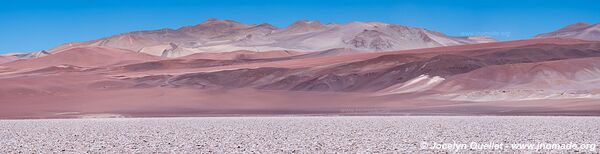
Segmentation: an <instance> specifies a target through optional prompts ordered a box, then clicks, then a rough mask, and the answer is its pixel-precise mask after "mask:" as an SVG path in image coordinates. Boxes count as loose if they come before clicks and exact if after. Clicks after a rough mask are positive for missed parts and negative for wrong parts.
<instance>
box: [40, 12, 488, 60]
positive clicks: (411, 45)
mask: <svg viewBox="0 0 600 154" xmlns="http://www.w3.org/2000/svg"><path fill="white" fill-rule="evenodd" d="M494 41H495V40H494V39H493V38H490V37H452V36H447V35H444V34H442V33H439V32H434V31H430V30H426V29H423V28H415V27H409V26H402V25H394V24H386V23H380V22H350V23H347V24H321V23H320V22H319V21H308V20H300V21H297V22H295V23H293V24H291V25H289V26H288V27H285V28H277V27H275V26H272V25H269V24H259V25H248V24H242V23H239V22H235V21H231V20H219V19H214V18H211V19H208V20H206V21H204V22H202V23H200V24H198V25H194V26H185V27H182V28H179V29H160V30H149V31H137V32H130V33H124V34H119V35H115V36H111V37H106V38H101V39H98V40H93V41H87V42H74V43H67V44H63V45H61V46H59V47H56V48H54V49H50V50H49V52H51V53H54V52H60V51H63V50H65V49H69V48H73V47H84V46H106V47H111V48H121V49H127V50H132V51H136V52H141V53H146V54H150V55H155V56H163V57H182V56H186V55H191V54H194V53H203V52H230V51H238V50H249V51H258V52H262V51H270V50H291V51H302V52H312V51H323V50H329V49H335V48H349V49H354V50H361V51H371V52H373V51H393V50H407V49H419V48H430V47H440V46H453V45H463V44H474V43H486V42H494Z"/></svg>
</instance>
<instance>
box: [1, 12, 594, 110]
mask: <svg viewBox="0 0 600 154" xmlns="http://www.w3.org/2000/svg"><path fill="white" fill-rule="evenodd" d="M299 24H301V25H305V24H315V23H307V22H303V23H299ZM226 25H227V24H226ZM209 27H210V26H209ZM226 27H228V28H226V29H229V28H233V29H244V28H246V27H245V26H239V25H236V24H234V25H229V26H226ZM206 28H207V27H206V26H205V27H189V28H186V29H187V31H196V30H200V29H206ZM324 29H325V30H326V29H327V28H323V27H320V26H314V25H313V26H310V28H309V29H304V30H315V31H323V30H324ZM213 30H214V31H224V30H223V29H213ZM280 33H284V32H280ZM285 33H303V32H302V31H287V32H285ZM308 33H310V32H308ZM366 33H369V34H365V35H371V33H372V32H366ZM375 33H377V32H375ZM209 34H210V33H207V34H206V35H209ZM210 35H212V34H210ZM271 35H275V33H273V34H271ZM286 35H287V34H286ZM348 52H351V53H352V54H346V53H348ZM598 58H600V43H599V42H596V41H585V40H579V39H560V38H540V39H531V40H519V41H507V42H493V43H480V44H467V45H456V46H443V47H434V48H425V49H411V50H403V51H391V52H367V51H360V50H356V49H351V48H337V49H331V50H323V51H316V52H310V53H304V52H295V51H286V50H273V51H265V52H254V51H235V52H227V53H208V52H206V53H196V54H192V55H188V56H184V57H179V58H161V57H156V56H151V55H147V54H143V53H136V52H135V51H131V50H126V49H118V48H111V47H105V46H87V47H74V48H65V49H63V50H61V51H60V52H53V53H51V54H49V55H47V56H44V57H40V58H34V59H21V60H17V61H13V62H8V63H4V64H0V85H2V86H0V98H1V100H3V101H0V106H2V108H0V109H1V111H2V112H0V117H64V116H65V115H64V114H63V113H77V114H81V115H85V114H94V113H112V114H122V115H126V116H176V115H188V116H189V115H204V114H244V113H268V114H272V113H343V112H344V111H346V110H347V109H348V108H350V109H356V110H361V109H366V110H372V109H385V110H386V111H390V113H398V114H412V113H414V114H458V115H464V114H494V115H495V114H530V115H537V114H541V113H544V114H567V115H570V114H573V115H598V113H600V112H599V111H600V108H599V107H600V106H598V105H597V102H598V101H599V100H600V89H599V88H598V86H600V82H598V80H597V79H598V78H600V72H599V71H598V70H600V60H599V59H598Z"/></svg>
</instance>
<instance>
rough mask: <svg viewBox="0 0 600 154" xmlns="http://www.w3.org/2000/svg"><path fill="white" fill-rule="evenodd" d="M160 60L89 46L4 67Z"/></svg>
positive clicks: (10, 63) (113, 49)
mask: <svg viewBox="0 0 600 154" xmlns="http://www.w3.org/2000/svg"><path fill="white" fill-rule="evenodd" d="M158 59H159V57H155V56H151V55H146V54H138V53H135V52H133V51H129V50H125V49H117V48H110V47H102V46H88V47H75V48H69V49H66V50H64V51H62V52H58V53H52V54H49V55H47V56H44V57H39V58H33V59H21V60H15V61H12V62H8V63H5V64H2V65H3V66H5V67H8V68H12V69H15V70H35V69H40V68H45V67H53V66H54V67H55V66H77V67H92V68H97V67H102V66H108V65H113V64H128V63H139V62H144V61H151V60H158Z"/></svg>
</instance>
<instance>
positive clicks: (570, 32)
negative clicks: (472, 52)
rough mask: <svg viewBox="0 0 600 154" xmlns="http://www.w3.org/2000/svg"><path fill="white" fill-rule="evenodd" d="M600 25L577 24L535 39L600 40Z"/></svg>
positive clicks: (540, 35)
mask: <svg viewBox="0 0 600 154" xmlns="http://www.w3.org/2000/svg"><path fill="white" fill-rule="evenodd" d="M599 25H600V24H593V25H592V24H588V23H584V22H577V23H574V24H571V25H568V26H566V27H563V28H561V29H558V30H556V31H553V32H549V33H544V34H539V35H536V36H535V37H534V38H569V39H581V40H592V41H597V40H600V26H599Z"/></svg>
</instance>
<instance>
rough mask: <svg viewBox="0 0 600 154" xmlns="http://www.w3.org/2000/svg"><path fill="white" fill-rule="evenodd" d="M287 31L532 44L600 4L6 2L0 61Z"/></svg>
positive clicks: (598, 11) (591, 14)
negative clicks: (401, 30) (149, 35)
mask: <svg viewBox="0 0 600 154" xmlns="http://www.w3.org/2000/svg"><path fill="white" fill-rule="evenodd" d="M211 17H213V18H219V19H231V20H235V21H239V22H242V23H247V24H260V23H270V24H273V25H275V26H278V27H285V26H287V25H289V24H291V23H293V22H294V21H296V20H299V19H309V20H319V21H321V22H322V23H346V22H350V21H380V22H385V23H393V24H402V25H408V26H415V27H423V28H426V29H429V30H434V31H439V32H443V33H446V34H448V35H477V34H488V35H492V36H493V37H496V38H497V39H500V40H517V39H527V38H530V37H532V36H533V35H535V34H539V33H544V32H549V31H553V30H555V29H557V28H560V27H563V26H566V25H568V24H571V23H574V22H579V21H581V22H587V23H598V22H600V1H598V0H569V1H566V0H563V1H552V0H530V1H525V0H503V1H481V0H477V1H475V0H472V1H471V0H465V1H460V0H457V1H433V0H406V1H401V0H397V1H392V0H329V1H324V0H303V1H301V0H287V1H285V0H230V1H225V0H162V1H160V0H127V1H125V0H52V1H50V0H44V1H42V0H2V1H0V53H7V52H31V51H38V50H43V49H48V48H52V47H55V46H57V45H60V44H62V43H65V42H75V41H87V40H93V39H97V38H101V37H106V36H111V35H114V34H119V33H123V32H129V31H137V30H152V29H160V28H178V27H181V26H186V25H195V24H198V23H200V22H202V21H204V20H206V19H207V18H211Z"/></svg>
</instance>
